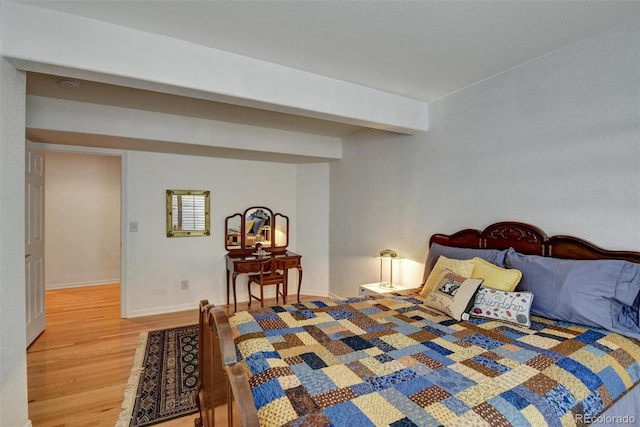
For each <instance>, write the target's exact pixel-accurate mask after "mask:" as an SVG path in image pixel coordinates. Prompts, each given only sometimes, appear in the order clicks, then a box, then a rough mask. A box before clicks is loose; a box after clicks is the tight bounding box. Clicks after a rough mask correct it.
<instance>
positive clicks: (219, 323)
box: [209, 307, 238, 365]
mask: <svg viewBox="0 0 640 427" xmlns="http://www.w3.org/2000/svg"><path fill="white" fill-rule="evenodd" d="M209 316H212V317H213V322H215V325H216V330H217V331H218V338H219V344H220V355H221V357H222V364H223V365H230V364H232V363H236V362H237V361H238V359H237V358H236V345H235V344H234V342H233V335H232V334H231V325H229V318H228V317H227V312H226V311H225V309H224V308H222V307H215V308H214V309H213V310H211V311H210V312H209ZM209 321H210V322H211V318H210V320H209Z"/></svg>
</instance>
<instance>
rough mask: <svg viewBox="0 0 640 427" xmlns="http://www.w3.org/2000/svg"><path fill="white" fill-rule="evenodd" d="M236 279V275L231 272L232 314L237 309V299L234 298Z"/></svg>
mask: <svg viewBox="0 0 640 427" xmlns="http://www.w3.org/2000/svg"><path fill="white" fill-rule="evenodd" d="M237 277H238V273H236V272H235V271H234V272H233V278H232V279H231V282H232V284H233V312H234V313H235V312H236V311H237V309H238V307H237V304H238V302H237V301H238V298H237V297H236V278H237Z"/></svg>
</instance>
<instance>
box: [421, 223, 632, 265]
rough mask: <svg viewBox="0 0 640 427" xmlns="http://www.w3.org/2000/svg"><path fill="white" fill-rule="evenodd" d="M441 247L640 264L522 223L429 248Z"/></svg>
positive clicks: (463, 234)
mask: <svg viewBox="0 0 640 427" xmlns="http://www.w3.org/2000/svg"><path fill="white" fill-rule="evenodd" d="M433 243H438V244H440V245H444V246H457V247H462V248H476V249H508V248H510V247H512V248H514V249H515V250H516V251H518V252H520V253H524V254H530V255H541V256H547V257H554V258H570V259H623V260H627V261H632V262H639V263H640V252H633V251H609V250H606V249H602V248H600V247H598V246H596V245H594V244H592V243H589V242H587V241H586V240H583V239H580V238H578V237H572V236H564V235H558V236H551V237H548V236H547V235H546V234H545V232H544V231H542V230H540V229H539V228H538V227H536V226H533V225H530V224H525V223H523V222H513V221H505V222H497V223H495V224H491V225H490V226H488V227H487V228H485V229H484V230H482V231H480V230H475V229H471V228H468V229H465V230H462V231H458V232H457V233H454V234H451V235H447V234H434V235H433V236H431V238H430V239H429V246H431V245H432V244H433Z"/></svg>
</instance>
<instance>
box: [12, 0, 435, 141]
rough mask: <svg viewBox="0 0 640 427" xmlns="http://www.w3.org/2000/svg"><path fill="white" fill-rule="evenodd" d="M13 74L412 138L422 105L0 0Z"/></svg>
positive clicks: (423, 115) (423, 127)
mask: <svg viewBox="0 0 640 427" xmlns="http://www.w3.org/2000/svg"><path fill="white" fill-rule="evenodd" d="M0 19H1V21H0V31H1V34H0V37H1V40H2V45H1V51H0V53H1V54H2V56H4V57H6V58H8V59H9V60H10V61H11V62H12V63H13V64H14V65H15V66H16V67H17V68H20V69H23V70H26V71H35V72H41V73H47V74H58V75H64V76H69V77H76V78H82V79H87V80H95V81H100V82H103V83H110V84H118V85H122V86H129V87H135V88H139V89H146V90H154V91H159V92H165V93H171V94H174V95H181V96H189V97H194V98H200V99H207V100H212V101H218V102H226V103H230V104H235V105H242V106H247V107H253V108H259V109H265V110H271V111H278V112H283V113H289V114H296V115H301V116H306V117H313V118H318V119H324V120H332V121H336V122H340V123H348V124H352V125H358V126H364V127H370V128H375V129H382V130H388V131H393V132H399V133H406V134H415V133H421V132H425V131H427V129H428V103H427V102H426V101H423V100H418V99H414V98H409V97H406V96H400V95H396V94H392V93H388V92H384V91H380V90H376V89H372V88H368V87H364V86H360V85H357V84H353V83H349V82H345V81H341V80H337V79H332V78H329V77H325V76H321V75H318V74H313V73H309V72H306V71H300V70H297V69H293V68H290V67H286V66H282V65H278V64H274V63H270V62H266V61H261V60H257V59H254V58H249V57H246V56H241V55H237V54H233V53H229V52H225V51H221V50H217V49H212V48H209V47H205V46H201V45H197V44H193V43H189V42H186V41H184V40H178V39H174V38H170V37H166V36H162V35H157V34H151V33H147V32H143V31H139V30H134V29H130V28H126V27H122V26H118V25H114V24H110V23H106V22H100V21H95V20H91V19H87V18H83V17H79V16H75V15H70V14H65V13H60V12H56V11H52V10H49V9H45V8H41V7H37V6H33V5H27V4H19V3H11V2H2V8H1V9H0Z"/></svg>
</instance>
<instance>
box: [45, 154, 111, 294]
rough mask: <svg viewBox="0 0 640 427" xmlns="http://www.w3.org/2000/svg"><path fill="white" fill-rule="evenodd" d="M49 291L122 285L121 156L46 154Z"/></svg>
mask: <svg viewBox="0 0 640 427" xmlns="http://www.w3.org/2000/svg"><path fill="white" fill-rule="evenodd" d="M44 157H45V204H44V205H45V214H44V218H45V227H44V230H45V231H44V235H45V289H47V290H52V289H62V288H72V287H82V286H95V285H105V284H114V283H118V284H119V283H120V229H121V225H120V212H121V207H120V203H121V202H120V200H121V190H120V189H121V161H120V157H119V156H110V155H102V154H93V153H77V152H65V151H50V150H45V156H44Z"/></svg>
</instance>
